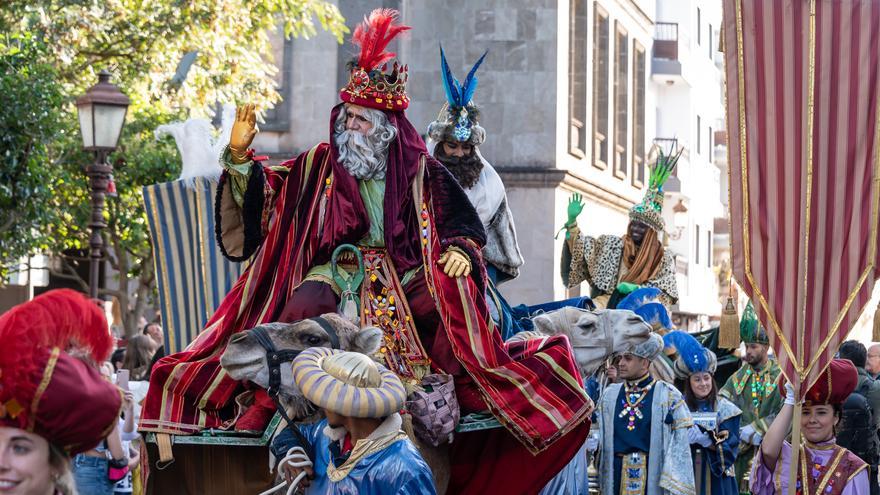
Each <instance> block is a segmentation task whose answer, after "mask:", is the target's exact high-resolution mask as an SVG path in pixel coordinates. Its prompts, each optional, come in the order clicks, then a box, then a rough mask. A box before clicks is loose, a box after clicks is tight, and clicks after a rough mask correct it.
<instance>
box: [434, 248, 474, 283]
mask: <svg viewBox="0 0 880 495" xmlns="http://www.w3.org/2000/svg"><path fill="white" fill-rule="evenodd" d="M437 263H439V264H441V265H445V266H443V273H445V274H446V275H447V276H449V277H455V278H458V277H467V276H468V275H470V274H471V260H470V258H469V257H468V255H467V254H465V253H464V251H462V250H461V249H459V248H457V247H455V246H450V247H449V248H448V249H446V252H445V253H443V255H442V256H440V259H439V260H437Z"/></svg>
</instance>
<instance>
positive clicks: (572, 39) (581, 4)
mask: <svg viewBox="0 0 880 495" xmlns="http://www.w3.org/2000/svg"><path fill="white" fill-rule="evenodd" d="M586 7H587V1H586V0H572V1H571V23H570V26H569V32H568V39H569V49H568V53H569V54H570V57H571V59H570V60H569V63H568V119H569V135H568V152H569V153H571V154H572V155H574V156H576V157H578V158H583V157H584V156H586V150H587V131H588V129H587V125H586V123H587V11H586Z"/></svg>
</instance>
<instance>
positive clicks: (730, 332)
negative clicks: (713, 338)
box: [718, 296, 877, 349]
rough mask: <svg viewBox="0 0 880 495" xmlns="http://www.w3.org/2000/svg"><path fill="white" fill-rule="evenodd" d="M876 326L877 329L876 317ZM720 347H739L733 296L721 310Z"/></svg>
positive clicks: (737, 324)
mask: <svg viewBox="0 0 880 495" xmlns="http://www.w3.org/2000/svg"><path fill="white" fill-rule="evenodd" d="M874 321H875V325H874V328H875V330H876V327H877V325H876V321H877V320H876V318H875V320H874ZM718 347H720V348H724V349H734V348H736V347H739V315H738V314H737V312H736V301H735V300H734V299H733V297H732V296H729V297H728V298H727V303H726V304H725V305H724V311H722V312H721V325H720V326H719V328H718Z"/></svg>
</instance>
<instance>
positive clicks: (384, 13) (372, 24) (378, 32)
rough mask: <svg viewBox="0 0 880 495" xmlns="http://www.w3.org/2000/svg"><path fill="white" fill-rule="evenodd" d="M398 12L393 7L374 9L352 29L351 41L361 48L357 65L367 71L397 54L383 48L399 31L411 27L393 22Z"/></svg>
mask: <svg viewBox="0 0 880 495" xmlns="http://www.w3.org/2000/svg"><path fill="white" fill-rule="evenodd" d="M398 15H399V13H398V12H397V11H396V10H394V9H376V10H374V11H372V12H370V16H369V17H367V18H364V22H362V23H361V24H360V25H358V27H357V28H356V29H355V30H354V35H352V37H351V42H352V43H354V44H355V45H357V46H359V47H360V49H361V54H360V57H359V58H358V66H359V67H361V68H362V69H364V70H366V71H367V72H369V71H371V70H373V69H375V68H376V67H378V66H379V65H381V64H383V63H385V62H387V61H389V60H391V59H392V58H394V57H395V56H396V55H397V54H396V53H394V52H386V51H385V48H386V47H388V44H389V43H391V40H393V39H394V38H396V37H397V35H399V34H400V33H402V32H404V31H408V30H410V29H411V28H410V27H409V26H404V25H403V24H395V21H396V20H397V17H398Z"/></svg>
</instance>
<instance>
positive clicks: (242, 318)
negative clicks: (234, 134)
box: [140, 106, 590, 485]
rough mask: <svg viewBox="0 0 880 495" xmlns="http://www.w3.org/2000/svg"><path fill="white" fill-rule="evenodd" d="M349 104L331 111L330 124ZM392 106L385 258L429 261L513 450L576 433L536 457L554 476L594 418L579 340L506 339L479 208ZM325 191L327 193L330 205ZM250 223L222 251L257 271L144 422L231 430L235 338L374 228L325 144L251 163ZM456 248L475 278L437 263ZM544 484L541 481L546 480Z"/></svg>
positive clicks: (163, 369) (442, 307) (446, 312)
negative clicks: (276, 162) (271, 164)
mask: <svg viewBox="0 0 880 495" xmlns="http://www.w3.org/2000/svg"><path fill="white" fill-rule="evenodd" d="M339 109H340V106H337V107H336V108H335V109H334V111H333V114H332V115H331V122H333V121H335V116H336V114H337V112H338V111H339ZM386 114H387V115H389V120H390V121H391V122H392V124H394V125H395V126H396V127H397V129H398V139H397V141H396V142H395V143H394V144H392V146H391V147H390V148H389V160H388V173H387V175H386V193H385V203H384V208H385V235H386V246H387V248H388V251H389V255H390V256H392V259H393V260H394V262H395V266H396V267H397V268H398V270H400V271H401V272H402V271H404V270H407V269H410V268H413V267H414V266H416V265H415V263H421V264H422V265H423V267H424V273H425V275H426V276H427V279H428V283H429V285H430V286H431V288H432V291H433V293H434V294H435V300H436V304H437V309H438V312H439V315H440V319H441V322H442V328H443V330H445V335H446V337H447V338H448V341H449V347H450V348H451V349H452V351H453V353H454V356H455V358H456V360H457V361H458V362H459V363H460V364H461V366H462V368H463V369H464V370H465V371H466V373H467V375H469V376H470V377H471V378H472V379H473V384H474V385H475V386H476V389H477V390H478V393H479V394H480V395H481V396H482V397H483V399H484V400H485V402H486V404H487V406H488V407H489V409H490V410H491V411H492V412H493V414H495V416H496V417H497V418H498V419H499V420H500V421H501V423H502V424H504V425H505V427H506V428H507V430H508V431H509V432H510V433H512V434H513V436H512V437H511V436H506V438H507V439H508V441H507V445H506V446H505V447H504V448H505V449H508V450H510V449H513V450H520V449H521V450H522V452H526V451H525V449H528V450H529V451H531V452H532V453H533V454H536V453H537V452H541V451H543V450H545V449H547V448H548V447H550V445H551V444H553V443H554V442H555V441H556V440H558V439H559V438H561V437H562V436H564V435H566V434H567V433H569V432H571V431H573V430H574V431H576V432H577V434H575V435H570V436H566V438H567V440H569V441H567V442H560V444H559V445H558V450H557V448H554V449H551V451H553V455H549V454H550V452H548V455H544V456H539V457H540V458H542V459H543V460H546V461H547V462H548V463H549V464H547V465H546V466H544V467H545V468H546V469H542V470H541V471H540V472H539V473H534V472H533V473H532V474H531V475H530V476H531V477H532V478H535V477H536V476H537V477H538V478H546V479H549V477H550V476H552V474H553V473H554V472H555V470H558V469H559V468H561V467H562V465H564V464H565V463H566V462H567V461H568V460H569V459H570V458H571V456H572V455H573V453H574V452H575V451H576V450H577V448H578V447H579V446H580V445H581V444H582V442H583V441H584V439H585V437H586V433H587V431H586V430H587V428H588V425H589V420H588V417H587V413H588V410H589V405H590V401H589V399H588V398H587V397H586V394H585V393H584V391H583V386H582V382H581V378H580V375H579V373H578V370H577V367H576V365H575V362H574V359H573V353H572V350H571V347H570V345H569V343H568V341H567V339H566V338H565V337H555V338H551V339H548V340H547V341H545V342H544V344H543V345H542V346H537V347H536V346H528V345H521V344H518V346H517V347H515V348H509V347H507V346H505V345H504V343H503V342H502V340H501V336H500V333H499V332H498V331H497V330H496V329H495V328H494V325H493V324H492V320H491V318H489V317H488V311H487V309H486V304H485V298H484V297H483V293H484V280H485V270H484V269H483V267H482V260H481V257H480V248H481V247H482V244H483V242H484V236H485V234H484V232H483V229H482V224H481V223H480V220H479V218H478V216H477V215H476V212H475V211H474V210H473V207H472V206H471V205H470V202H469V201H468V200H467V196H466V195H465V193H464V191H462V190H461V188H460V187H459V186H458V184H457V182H456V181H455V179H454V178H453V177H452V176H451V175H450V174H449V172H448V171H447V170H446V169H445V168H444V167H443V166H442V165H440V164H439V163H438V162H437V161H436V160H434V159H433V158H432V157H431V156H430V155H429V154H428V153H427V151H426V150H425V147H424V143H423V142H422V141H421V138H419V137H418V133H417V132H415V130H414V129H413V128H412V126H411V125H410V124H409V122H408V121H407V120H406V119H405V117H403V114H402V112H386ZM331 128H332V126H331ZM331 135H332V129H331ZM420 164H423V165H421V166H420ZM331 173H332V176H333V180H332V183H331V184H330V187H329V189H328V188H327V185H328V184H327V180H326V179H327V178H328V177H330V176H331ZM224 194H229V188H228V185H227V184H226V183H225V174H224V178H221V184H220V187H219V188H218V200H219V201H218V208H217V211H216V213H217V215H218V218H217V221H216V225H217V228H218V230H219V231H220V232H219V233H220V234H224V232H222V231H223V229H226V228H227V227H230V226H232V225H237V223H236V222H235V221H234V220H236V219H231V220H232V221H230V219H228V218H227V219H224V218H223V217H222V208H219V206H220V204H221V203H222V199H223V195H224ZM323 198H327V201H326V202H324V204H322V200H323ZM423 213H427V215H429V218H430V225H431V227H430V228H429V229H427V230H426V232H425V235H422V233H421V229H420V224H419V218H420V216H421V215H422V214H423ZM242 219H243V220H244V222H243V224H242V225H241V227H242V228H243V231H242V237H243V243H242V245H241V246H237V248H238V252H230V250H229V249H228V248H229V246H221V247H222V248H223V249H224V254H226V255H227V256H228V257H230V258H233V259H241V260H243V259H250V260H251V263H250V266H249V267H248V269H247V270H246V271H245V273H244V274H242V276H241V278H240V279H239V280H238V282H237V283H236V284H235V286H234V287H233V288H232V290H231V291H230V293H229V294H228V295H227V296H226V298H225V299H224V301H223V302H222V303H221V305H220V307H219V308H218V309H217V311H216V313H215V314H214V316H213V317H212V318H211V319H210V320H209V322H208V324H207V326H206V329H205V330H204V331H203V332H202V333H201V334H200V335H199V337H198V338H197V339H196V340H195V341H194V342H193V343H192V344H191V345H190V346H189V347H188V348H187V349H186V350H184V351H183V352H180V353H177V354H173V355H170V356H166V357H164V358H162V359H161V360H160V361H159V362H158V363H157V364H156V366H155V367H154V368H153V373H152V376H151V378H150V390H149V393H148V395H147V398H146V400H145V403H144V408H143V413H142V417H141V422H140V425H141V426H140V427H141V430H144V431H157V432H165V433H175V434H192V433H196V432H198V431H201V430H202V429H206V428H218V427H228V426H230V420H231V416H232V414H231V413H232V410H231V409H232V402H233V401H232V398H233V396H234V395H235V393H236V392H237V391H239V390H240V388H241V384H239V383H237V382H235V381H234V380H231V379H230V378H229V377H228V376H226V374H225V373H224V372H223V371H222V368H220V366H219V356H220V355H221V354H222V352H223V350H224V349H225V346H226V343H227V342H228V339H229V338H230V336H231V335H232V334H234V333H236V332H239V331H243V330H246V329H250V328H253V327H255V326H257V325H259V324H262V323H266V322H271V321H276V320H277V318H278V316H279V314H280V312H281V311H282V310H283V309H284V307H285V304H286V303H287V301H288V299H289V298H290V296H291V295H292V293H293V291H294V289H295V288H296V287H297V286H298V285H299V284H300V283H301V282H302V280H303V278H304V277H305V275H306V273H307V272H308V270H309V268H310V267H312V266H314V265H315V264H318V263H324V262H326V261H328V260H329V258H330V254H331V253H332V251H333V249H334V248H335V247H336V246H338V245H339V244H341V243H356V242H357V241H358V240H359V239H360V238H362V237H363V235H364V233H365V232H366V230H367V229H368V228H369V224H368V223H367V222H368V220H367V216H366V213H365V208H364V205H363V203H362V201H361V199H360V195H359V193H358V191H357V183H356V181H355V179H354V178H353V177H351V175H350V174H348V173H347V172H345V171H344V169H342V168H341V165H340V164H339V163H338V161H337V160H336V150H335V149H334V147H332V146H330V145H328V144H320V145H318V146H316V147H315V148H313V149H312V150H310V151H308V152H305V153H303V154H301V155H300V156H299V157H297V158H296V159H295V160H292V161H290V162H287V163H285V164H284V167H281V169H275V168H264V167H263V166H262V165H261V164H259V163H255V164H254V165H253V167H252V173H251V176H250V179H249V184H248V188H247V192H246V194H245V198H244V205H243V207H242V210H241V218H239V219H237V220H239V221H240V220H242ZM236 228H238V227H236ZM221 237H222V236H221ZM423 239H424V241H423ZM450 245H456V246H458V247H460V248H462V249H463V250H464V251H465V252H467V253H468V254H469V255H470V257H471V261H472V265H473V267H474V270H472V274H471V276H470V277H467V278H458V279H453V278H450V277H447V276H446V275H445V274H443V273H442V269H441V268H440V267H439V266H438V265H437V263H436V262H437V260H438V259H439V257H440V255H441V254H442V252H443V251H444V250H445V249H446V248H447V247H448V246H450ZM414 257H415V258H414ZM496 435H497V433H496ZM514 438H515V439H516V440H518V441H519V443H517V442H515V441H512V440H513V439H514ZM522 447H525V449H522ZM554 447H555V446H554ZM536 460H537V459H536ZM515 478H516V477H511V479H515ZM546 479H545V480H544V481H546ZM535 483H536V484H537V485H540V480H537V481H536V482H535Z"/></svg>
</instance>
